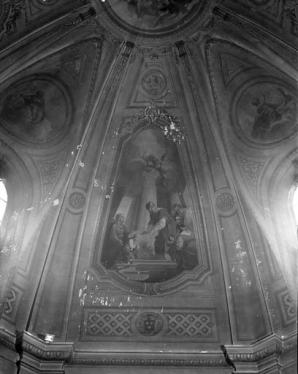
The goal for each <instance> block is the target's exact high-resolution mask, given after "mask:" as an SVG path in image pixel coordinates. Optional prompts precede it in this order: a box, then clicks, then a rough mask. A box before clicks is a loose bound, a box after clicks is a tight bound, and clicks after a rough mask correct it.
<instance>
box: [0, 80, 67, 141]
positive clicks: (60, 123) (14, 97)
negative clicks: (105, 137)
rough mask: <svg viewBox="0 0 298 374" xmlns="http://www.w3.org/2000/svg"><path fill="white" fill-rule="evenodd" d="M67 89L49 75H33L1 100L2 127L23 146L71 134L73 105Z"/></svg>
mask: <svg viewBox="0 0 298 374" xmlns="http://www.w3.org/2000/svg"><path fill="white" fill-rule="evenodd" d="M71 101H72V100H71V97H70V94H69V92H68V90H67V88H66V87H65V86H64V85H63V84H62V83H61V82H60V81H58V80H56V79H54V78H53V77H50V76H47V75H33V76H28V77H26V78H25V79H22V80H19V81H17V82H15V83H14V84H12V85H11V86H9V87H8V88H7V89H6V90H5V91H4V92H2V94H1V96H0V125H1V126H3V128H4V129H5V130H6V131H7V132H8V133H10V134H12V135H13V136H14V137H15V138H17V139H18V140H19V141H21V142H24V141H25V142H28V141H29V142H36V143H41V142H45V141H49V140H52V139H53V138H56V137H57V136H59V135H60V136H61V135H63V134H65V133H66V132H67V129H68V126H69V125H70V123H71V117H72V102H71Z"/></svg>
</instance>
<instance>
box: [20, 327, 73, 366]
mask: <svg viewBox="0 0 298 374" xmlns="http://www.w3.org/2000/svg"><path fill="white" fill-rule="evenodd" d="M73 346H74V343H68V342H65V343H63V342H57V343H56V342H54V343H51V344H50V343H45V342H44V341H43V340H41V339H39V338H37V337H36V336H34V335H32V334H30V333H29V332H27V331H23V332H21V333H20V334H18V335H17V337H16V344H15V349H16V351H17V352H18V353H19V354H20V356H23V355H24V353H26V354H28V355H30V356H33V357H35V358H37V359H39V360H44V361H60V362H61V361H62V362H64V363H68V362H69V361H70V360H71V358H72V355H73Z"/></svg>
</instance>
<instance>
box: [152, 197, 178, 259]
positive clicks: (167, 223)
mask: <svg viewBox="0 0 298 374" xmlns="http://www.w3.org/2000/svg"><path fill="white" fill-rule="evenodd" d="M146 209H147V211H148V212H149V215H150V221H149V223H148V228H147V232H148V233H150V234H151V235H154V236H155V242H154V250H155V257H156V258H157V259H162V260H165V250H166V246H167V239H168V238H169V237H170V236H174V237H175V236H176V232H177V223H176V222H175V220H174V218H173V217H172V216H171V215H170V213H169V212H168V211H167V210H166V209H165V208H157V207H156V206H155V204H154V203H153V202H152V201H149V202H148V203H147V204H146Z"/></svg>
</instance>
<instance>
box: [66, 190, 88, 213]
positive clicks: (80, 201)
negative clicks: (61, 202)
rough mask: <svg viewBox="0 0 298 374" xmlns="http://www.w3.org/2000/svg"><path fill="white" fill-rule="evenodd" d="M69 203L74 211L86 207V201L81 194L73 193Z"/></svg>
mask: <svg viewBox="0 0 298 374" xmlns="http://www.w3.org/2000/svg"><path fill="white" fill-rule="evenodd" d="M69 202H70V205H71V206H72V207H73V208H74V209H81V208H82V207H83V206H84V205H85V202H86V199H85V196H84V195H82V194H81V193H80V192H73V193H72V194H71V195H70V197H69Z"/></svg>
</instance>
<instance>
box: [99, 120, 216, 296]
mask: <svg viewBox="0 0 298 374" xmlns="http://www.w3.org/2000/svg"><path fill="white" fill-rule="evenodd" d="M181 120H182V118H181V119H180V121H181ZM182 122H183V121H182ZM124 126H126V131H123V130H124ZM145 127H146V124H144V123H143V122H141V123H135V122H134V117H131V122H130V123H129V122H128V121H127V117H125V120H124V121H122V123H121V125H120V129H119V135H120V136H119V137H118V140H117V144H116V145H115V148H116V152H114V154H113V156H112V158H111V160H110V164H111V165H113V166H112V168H111V171H110V173H109V177H108V179H109V183H108V184H107V185H108V186H113V181H114V177H115V173H116V169H117V166H118V164H117V162H116V161H115V160H119V155H120V153H121V151H122V148H123V144H124V142H126V141H128V140H129V138H130V137H131V136H132V135H134V134H135V133H136V132H137V131H139V130H141V129H142V128H145ZM121 135H122V136H121ZM119 138H120V139H119ZM177 148H178V152H179V156H180V161H181V163H182V165H183V167H184V170H185V178H186V181H187V182H188V184H187V186H188V188H189V189H190V190H189V194H190V197H191V199H192V207H193V208H194V215H195V219H196V223H197V225H196V226H195V227H197V230H198V232H196V242H197V243H199V247H200V249H201V251H200V252H199V253H198V256H200V255H201V259H202V262H201V263H200V264H199V265H198V266H197V267H196V268H195V269H194V270H189V271H183V272H182V273H180V274H179V275H178V276H176V277H174V278H173V279H171V280H167V281H164V282H158V283H141V282H137V281H132V280H129V279H127V278H125V277H124V276H122V275H121V274H119V273H118V272H117V271H115V270H106V269H104V268H103V266H102V265H101V263H100V260H99V257H100V252H99V251H95V250H94V254H93V259H92V265H93V267H94V268H95V269H96V271H97V273H99V274H100V275H101V276H105V278H107V274H108V277H109V278H110V280H111V281H112V282H113V283H114V284H116V286H117V288H120V289H122V290H124V291H126V292H127V291H128V292H131V293H136V294H143V295H148V296H151V295H155V296H159V295H163V294H165V293H172V292H175V291H177V290H178V289H181V288H183V287H184V286H185V285H186V284H187V283H188V282H189V281H198V280H199V279H202V277H203V276H204V275H206V274H207V273H208V272H209V271H210V269H211V267H210V259H209V253H208V250H207V241H206V237H205V233H204V227H203V217H202V211H201V207H200V201H199V199H196V196H197V191H198V188H197V187H196V179H195V174H194V170H193V167H192V164H191V156H190V151H189V145H188V144H187V142H184V143H181V144H179V145H177ZM112 188H113V187H111V189H112ZM108 209H109V199H105V201H104V205H103V209H102V211H101V214H100V218H99V221H98V226H97V234H96V237H97V238H98V237H100V238H101V240H100V242H98V239H96V240H95V244H94V247H97V248H101V247H102V242H103V235H99V233H101V234H102V233H103V232H104V230H105V227H106V226H107V219H108V218H107V212H108ZM199 259H200V257H199ZM93 279H94V277H93ZM99 280H100V278H99Z"/></svg>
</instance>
